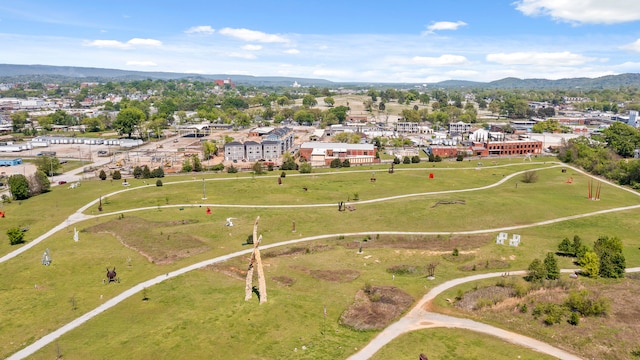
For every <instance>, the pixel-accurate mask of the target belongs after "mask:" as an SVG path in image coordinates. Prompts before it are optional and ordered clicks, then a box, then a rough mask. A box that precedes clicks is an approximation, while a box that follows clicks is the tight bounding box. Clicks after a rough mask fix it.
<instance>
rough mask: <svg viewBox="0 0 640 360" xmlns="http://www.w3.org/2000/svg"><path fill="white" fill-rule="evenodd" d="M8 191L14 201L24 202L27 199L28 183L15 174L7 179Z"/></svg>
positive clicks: (20, 175)
mask: <svg viewBox="0 0 640 360" xmlns="http://www.w3.org/2000/svg"><path fill="white" fill-rule="evenodd" d="M9 191H10V192H11V195H12V196H13V198H14V199H15V200H25V199H28V198H29V181H28V180H27V177H26V176H24V175H22V174H15V175H11V176H10V177H9Z"/></svg>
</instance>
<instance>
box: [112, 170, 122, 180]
mask: <svg viewBox="0 0 640 360" xmlns="http://www.w3.org/2000/svg"><path fill="white" fill-rule="evenodd" d="M111 178H112V179H113V180H120V179H122V174H121V173H120V170H115V171H114V172H113V174H111Z"/></svg>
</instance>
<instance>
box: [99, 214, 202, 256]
mask: <svg viewBox="0 0 640 360" xmlns="http://www.w3.org/2000/svg"><path fill="white" fill-rule="evenodd" d="M188 223H190V222H188V221H187V222H184V223H183V222H180V225H183V224H184V225H186V224H188ZM176 226H178V225H176V224H174V223H161V222H153V221H148V220H145V219H141V218H137V217H126V218H122V219H117V220H112V221H109V222H106V223H103V224H98V225H95V226H92V227H90V228H88V229H87V232H90V233H96V234H99V233H107V234H110V235H112V236H114V237H116V239H118V240H119V241H120V242H121V243H122V244H123V245H124V246H126V247H128V248H130V249H133V250H135V251H137V252H139V253H140V254H141V255H143V256H144V257H146V258H147V259H149V261H151V262H153V263H155V264H158V265H165V264H171V263H173V262H175V261H177V260H179V259H184V258H187V257H190V256H193V255H196V254H200V253H202V252H205V251H207V250H209V246H208V245H207V244H206V243H205V242H204V241H203V240H201V239H199V238H198V237H196V236H193V235H190V234H187V233H185V232H180V231H177V230H179V229H176V228H175V227H176Z"/></svg>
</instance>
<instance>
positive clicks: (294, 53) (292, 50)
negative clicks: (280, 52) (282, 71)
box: [284, 49, 300, 55]
mask: <svg viewBox="0 0 640 360" xmlns="http://www.w3.org/2000/svg"><path fill="white" fill-rule="evenodd" d="M284 53H285V54H291V55H297V54H300V50H298V49H288V50H285V51H284Z"/></svg>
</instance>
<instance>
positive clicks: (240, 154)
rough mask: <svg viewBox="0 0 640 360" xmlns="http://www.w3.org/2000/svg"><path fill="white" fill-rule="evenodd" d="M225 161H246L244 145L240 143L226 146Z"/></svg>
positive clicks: (231, 143) (236, 142) (235, 142)
mask: <svg viewBox="0 0 640 360" xmlns="http://www.w3.org/2000/svg"><path fill="white" fill-rule="evenodd" d="M224 159H225V160H226V161H233V160H236V161H237V160H242V159H244V144H242V143H241V142H238V141H232V142H229V143H226V144H224Z"/></svg>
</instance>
